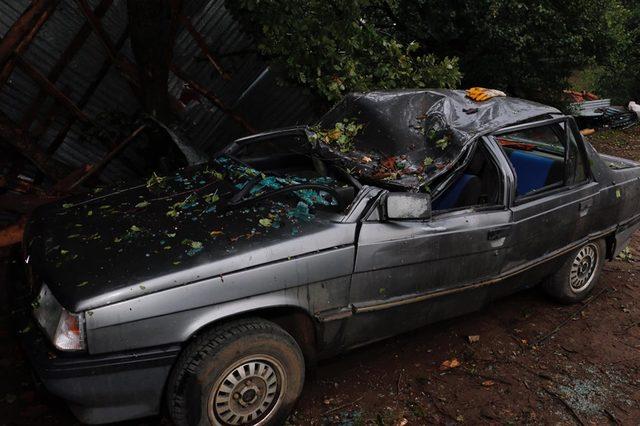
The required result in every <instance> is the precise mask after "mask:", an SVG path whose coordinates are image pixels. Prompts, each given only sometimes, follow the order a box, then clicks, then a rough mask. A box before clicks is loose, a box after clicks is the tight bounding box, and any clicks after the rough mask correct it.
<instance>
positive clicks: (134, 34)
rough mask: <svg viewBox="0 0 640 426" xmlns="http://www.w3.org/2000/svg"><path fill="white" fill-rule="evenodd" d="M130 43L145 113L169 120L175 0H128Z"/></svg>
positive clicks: (161, 119) (163, 120) (162, 119)
mask: <svg viewBox="0 0 640 426" xmlns="http://www.w3.org/2000/svg"><path fill="white" fill-rule="evenodd" d="M127 6H128V12H129V28H130V29H131V47H132V49H133V54H134V56H135V60H136V63H137V65H138V69H139V72H140V79H141V84H142V99H141V104H142V106H143V108H144V110H145V112H146V113H148V114H149V115H151V116H153V117H155V118H157V119H158V120H160V121H162V122H164V123H167V122H168V121H169V120H170V114H171V112H170V111H171V109H170V104H169V93H168V88H167V86H168V82H169V64H170V63H171V60H172V57H173V44H174V41H175V16H174V15H175V13H177V12H176V11H175V10H174V9H175V8H176V6H175V0H173V1H172V0H128V1H127Z"/></svg>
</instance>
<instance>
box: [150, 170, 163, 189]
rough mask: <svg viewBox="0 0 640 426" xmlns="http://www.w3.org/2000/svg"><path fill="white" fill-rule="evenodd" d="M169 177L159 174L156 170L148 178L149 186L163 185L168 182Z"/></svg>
mask: <svg viewBox="0 0 640 426" xmlns="http://www.w3.org/2000/svg"><path fill="white" fill-rule="evenodd" d="M166 180H167V178H166V177H164V176H158V175H157V174H156V173H155V172H154V173H153V175H151V177H150V178H149V179H148V180H147V188H148V189H151V188H153V187H154V186H156V185H157V186H163V185H164V184H165V182H166Z"/></svg>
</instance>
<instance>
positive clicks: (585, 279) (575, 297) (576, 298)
mask: <svg viewBox="0 0 640 426" xmlns="http://www.w3.org/2000/svg"><path fill="white" fill-rule="evenodd" d="M605 255H606V245H605V241H604V240H598V241H593V242H589V243H587V244H585V245H583V246H581V247H580V248H578V249H577V250H575V251H574V252H572V253H571V255H570V256H568V257H567V260H566V261H565V262H564V264H563V265H562V267H560V269H559V270H558V271H557V272H556V273H555V274H553V275H552V276H551V277H549V278H548V279H547V280H546V281H545V282H544V283H543V288H544V290H545V291H546V292H547V294H549V296H551V297H552V298H553V299H555V300H556V301H558V302H561V303H576V302H580V301H581V300H584V299H585V298H586V297H587V296H588V295H589V293H590V292H591V290H593V288H594V287H595V285H596V283H597V282H598V278H599V277H600V273H601V272H602V266H603V264H604V261H605Z"/></svg>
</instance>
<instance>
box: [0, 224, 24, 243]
mask: <svg viewBox="0 0 640 426" xmlns="http://www.w3.org/2000/svg"><path fill="white" fill-rule="evenodd" d="M25 222H26V219H25V218H22V219H21V220H20V221H19V222H18V223H16V224H13V225H11V226H8V227H6V228H4V229H0V248H2V247H9V246H12V245H14V244H18V243H20V242H22V235H23V234H24V225H25Z"/></svg>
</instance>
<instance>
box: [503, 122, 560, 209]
mask: <svg viewBox="0 0 640 426" xmlns="http://www.w3.org/2000/svg"><path fill="white" fill-rule="evenodd" d="M497 139H498V142H499V143H500V145H501V146H502V149H503V150H504V152H505V153H506V154H507V157H508V158H509V161H510V162H511V165H512V166H513V170H514V172H515V174H516V180H517V187H516V198H518V197H524V196H528V195H533V194H536V193H540V192H544V191H545V190H551V189H555V188H559V187H561V186H563V185H565V183H566V177H567V169H566V158H567V155H566V146H565V140H566V132H565V129H564V128H563V126H561V125H559V124H551V125H546V126H540V127H534V128H531V129H526V130H521V131H517V132H513V133H507V134H504V135H500V136H499V137H498V138H497Z"/></svg>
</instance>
